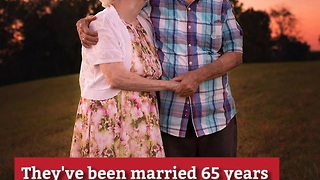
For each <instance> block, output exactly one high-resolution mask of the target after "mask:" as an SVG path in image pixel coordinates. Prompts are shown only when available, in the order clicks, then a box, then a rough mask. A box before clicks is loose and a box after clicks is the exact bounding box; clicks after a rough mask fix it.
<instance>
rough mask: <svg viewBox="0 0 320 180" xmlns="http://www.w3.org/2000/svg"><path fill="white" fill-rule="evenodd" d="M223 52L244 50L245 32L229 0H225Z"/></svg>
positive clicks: (223, 11)
mask: <svg viewBox="0 0 320 180" xmlns="http://www.w3.org/2000/svg"><path fill="white" fill-rule="evenodd" d="M222 16H223V18H222V19H223V27H222V31H223V34H222V36H223V37H222V38H223V52H242V46H243V33H242V28H241V27H240V25H239V23H238V22H237V20H236V18H235V15H234V12H233V7H232V4H231V2H230V1H229V0H225V1H223V10H222Z"/></svg>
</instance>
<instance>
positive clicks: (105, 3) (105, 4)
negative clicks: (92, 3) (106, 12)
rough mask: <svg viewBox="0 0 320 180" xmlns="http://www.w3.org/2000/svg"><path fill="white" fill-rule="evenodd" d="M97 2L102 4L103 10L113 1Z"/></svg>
mask: <svg viewBox="0 0 320 180" xmlns="http://www.w3.org/2000/svg"><path fill="white" fill-rule="evenodd" d="M99 1H100V2H101V3H102V7H104V8H107V7H109V6H110V5H111V4H112V2H113V0H99Z"/></svg>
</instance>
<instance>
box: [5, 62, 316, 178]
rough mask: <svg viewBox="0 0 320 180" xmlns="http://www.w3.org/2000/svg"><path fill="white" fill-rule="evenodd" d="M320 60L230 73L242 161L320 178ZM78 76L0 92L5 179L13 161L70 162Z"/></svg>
mask: <svg viewBox="0 0 320 180" xmlns="http://www.w3.org/2000/svg"><path fill="white" fill-rule="evenodd" d="M319 69H320V61H314V62H295V63H269V64H243V65H241V66H240V67H239V68H237V69H235V70H233V71H232V72H231V73H230V84H231V88H232V93H233V95H234V97H235V100H236V105H237V111H238V129H239V146H238V149H239V151H238V156H240V157H280V159H281V165H280V166H281V169H280V171H281V179H284V180H287V179H288V180H295V179H297V180H301V179H306V180H313V179H314V180H316V179H320V165H319V164H320V155H319V153H320V143H319V139H320V133H319V132H320V110H319V109H320V70H319ZM79 95H80V92H79V86H78V75H70V76H63V77H57V78H50V79H43V80H37V81H32V82H26V83H20V84H15V85H10V86H4V87H0V99H1V106H0V114H1V116H0V117H1V118H0V123H1V125H0V137H1V138H0V179H1V180H6V179H13V158H14V157H68V155H69V148H70V142H71V136H72V129H73V123H74V118H75V112H76V107H77V103H78V100H79Z"/></svg>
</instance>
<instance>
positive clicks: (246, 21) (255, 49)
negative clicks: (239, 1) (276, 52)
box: [239, 8, 271, 62]
mask: <svg viewBox="0 0 320 180" xmlns="http://www.w3.org/2000/svg"><path fill="white" fill-rule="evenodd" d="M239 23H240V24H241V27H242V29H243V39H244V44H243V51H244V55H243V59H244V62H266V61H270V58H271V57H270V54H271V29H270V27H269V25H270V17H269V15H268V14H267V13H266V12H264V11H255V10H254V9H252V8H251V9H248V10H246V11H245V12H243V13H241V15H240V16H239Z"/></svg>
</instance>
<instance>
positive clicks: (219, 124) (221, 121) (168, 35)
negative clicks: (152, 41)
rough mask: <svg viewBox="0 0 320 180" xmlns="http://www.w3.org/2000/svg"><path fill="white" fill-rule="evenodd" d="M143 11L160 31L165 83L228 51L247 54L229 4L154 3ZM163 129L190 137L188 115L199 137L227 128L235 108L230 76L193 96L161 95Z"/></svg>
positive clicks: (216, 0)
mask: <svg viewBox="0 0 320 180" xmlns="http://www.w3.org/2000/svg"><path fill="white" fill-rule="evenodd" d="M150 5H151V7H152V8H150V7H146V8H144V11H145V12H146V13H147V14H149V15H150V18H151V21H152V23H153V25H154V27H155V38H156V45H157V47H158V53H159V57H160V60H161V63H162V68H163V75H162V79H164V80H169V79H172V78H174V77H177V76H179V75H182V74H184V73H186V72H188V71H192V70H195V69H197V68H200V67H202V66H204V65H206V64H209V63H212V62H213V61H215V60H216V59H218V58H219V57H220V56H221V55H222V54H223V53H225V52H242V30H241V28H240V26H239V24H238V23H237V22H236V19H235V17H234V13H233V9H232V4H231V3H230V1H229V0H195V1H194V2H193V3H192V4H190V5H188V4H187V3H186V2H185V1H184V0H150ZM159 97H160V103H159V105H160V123H161V131H163V132H165V133H168V134H171V135H173V136H178V137H185V135H186V129H187V124H188V120H189V117H191V119H192V120H193V125H194V128H195V130H196V134H197V136H198V137H200V136H203V135H208V134H211V133H214V132H217V131H219V130H222V129H223V128H225V127H226V125H227V124H228V123H229V121H230V120H231V119H232V118H233V117H234V116H235V114H236V109H235V103H234V99H233V97H232V95H231V91H230V86H229V83H228V75H227V74H225V75H223V76H222V77H219V78H216V79H212V80H208V81H205V82H203V83H202V84H200V86H199V88H198V90H197V91H196V93H195V94H194V95H192V96H191V97H189V98H182V97H180V96H179V95H178V94H176V93H174V92H172V91H161V92H160V96H159Z"/></svg>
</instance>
